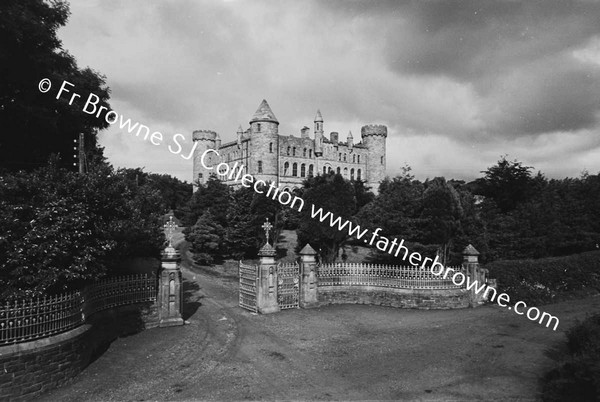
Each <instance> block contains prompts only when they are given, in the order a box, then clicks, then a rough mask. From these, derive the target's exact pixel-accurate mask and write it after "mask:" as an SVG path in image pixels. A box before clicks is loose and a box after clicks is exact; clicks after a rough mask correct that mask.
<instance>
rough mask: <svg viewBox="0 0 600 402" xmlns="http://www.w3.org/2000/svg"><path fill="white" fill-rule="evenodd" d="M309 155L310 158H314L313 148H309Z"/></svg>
mask: <svg viewBox="0 0 600 402" xmlns="http://www.w3.org/2000/svg"><path fill="white" fill-rule="evenodd" d="M308 157H309V158H312V149H309V150H308Z"/></svg>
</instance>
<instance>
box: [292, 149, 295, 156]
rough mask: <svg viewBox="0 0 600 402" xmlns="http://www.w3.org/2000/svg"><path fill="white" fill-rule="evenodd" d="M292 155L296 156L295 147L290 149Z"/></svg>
mask: <svg viewBox="0 0 600 402" xmlns="http://www.w3.org/2000/svg"><path fill="white" fill-rule="evenodd" d="M292 155H294V156H296V147H294V148H292Z"/></svg>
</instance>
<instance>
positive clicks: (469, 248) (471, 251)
mask: <svg viewBox="0 0 600 402" xmlns="http://www.w3.org/2000/svg"><path fill="white" fill-rule="evenodd" d="M463 254H465V255H479V251H477V250H476V249H475V247H473V245H472V244H469V245H468V246H467V247H465V249H464V250H463Z"/></svg>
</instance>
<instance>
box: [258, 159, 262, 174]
mask: <svg viewBox="0 0 600 402" xmlns="http://www.w3.org/2000/svg"><path fill="white" fill-rule="evenodd" d="M258 173H262V161H258Z"/></svg>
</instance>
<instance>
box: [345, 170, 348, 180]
mask: <svg viewBox="0 0 600 402" xmlns="http://www.w3.org/2000/svg"><path fill="white" fill-rule="evenodd" d="M347 178H348V168H344V179H347Z"/></svg>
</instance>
